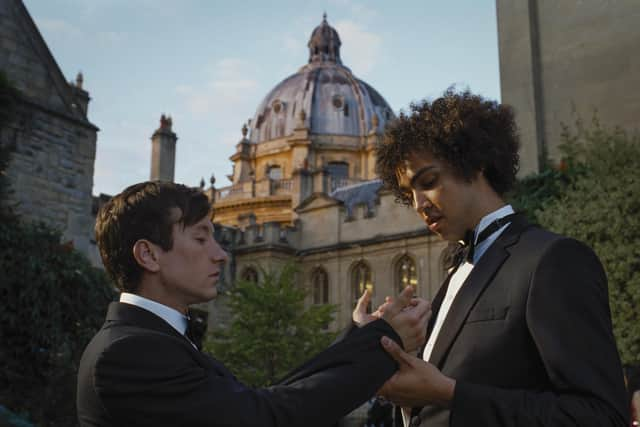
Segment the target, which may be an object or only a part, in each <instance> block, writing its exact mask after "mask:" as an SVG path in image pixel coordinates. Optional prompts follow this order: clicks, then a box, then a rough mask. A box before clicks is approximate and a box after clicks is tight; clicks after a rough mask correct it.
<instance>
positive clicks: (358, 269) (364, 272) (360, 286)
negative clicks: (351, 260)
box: [351, 261, 373, 313]
mask: <svg viewBox="0 0 640 427" xmlns="http://www.w3.org/2000/svg"><path fill="white" fill-rule="evenodd" d="M351 289H352V290H353V291H352V292H353V301H354V303H353V305H354V306H355V305H356V303H357V302H358V299H360V297H361V296H362V293H363V292H364V290H365V289H369V290H370V291H371V292H373V282H372V281H371V268H369V266H368V265H367V264H366V263H365V262H364V261H359V262H358V263H357V264H356V265H354V266H353V268H352V269H351ZM367 313H371V303H369V306H368V307H367Z"/></svg>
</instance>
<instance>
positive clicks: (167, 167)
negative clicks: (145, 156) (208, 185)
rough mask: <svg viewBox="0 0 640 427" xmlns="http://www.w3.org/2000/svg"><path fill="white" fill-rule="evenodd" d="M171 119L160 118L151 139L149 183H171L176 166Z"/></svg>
mask: <svg viewBox="0 0 640 427" xmlns="http://www.w3.org/2000/svg"><path fill="white" fill-rule="evenodd" d="M171 126H172V121H171V117H166V116H165V115H164V114H163V115H162V116H161V117H160V127H159V128H158V129H157V130H156V131H155V132H154V133H153V136H152V137H151V176H150V179H151V181H168V182H173V179H174V170H175V164H176V141H177V140H178V137H177V136H176V134H175V133H174V132H173V131H172V130H171Z"/></svg>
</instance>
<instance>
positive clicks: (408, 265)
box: [396, 256, 418, 292]
mask: <svg viewBox="0 0 640 427" xmlns="http://www.w3.org/2000/svg"><path fill="white" fill-rule="evenodd" d="M408 285H411V286H413V287H414V288H415V287H416V286H417V285H418V275H417V271H416V264H415V263H414V262H413V260H412V259H411V258H410V257H408V256H403V257H402V258H400V260H399V261H398V263H397V264H396V287H397V290H398V292H402V290H403V289H404V288H406V287H407V286H408Z"/></svg>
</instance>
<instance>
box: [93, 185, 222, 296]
mask: <svg viewBox="0 0 640 427" xmlns="http://www.w3.org/2000/svg"><path fill="white" fill-rule="evenodd" d="M175 208H178V209H180V212H181V216H180V218H179V219H178V220H176V219H175V218H174V217H173V215H172V213H173V212H174V209H175ZM210 210H211V205H210V203H209V199H208V198H207V196H206V195H205V194H204V193H203V192H202V191H201V190H200V189H197V188H191V187H187V186H185V185H181V184H174V183H171V182H159V181H148V182H141V183H139V184H134V185H132V186H130V187H127V188H126V189H124V191H122V193H120V194H118V195H117V196H114V197H113V198H111V200H109V201H108V202H107V203H105V204H104V206H102V208H101V209H100V211H99V212H98V216H97V218H96V228H95V231H96V241H97V243H98V248H99V249H100V256H101V257H102V262H103V263H104V266H105V269H106V270H107V273H109V275H110V276H111V278H112V279H113V280H114V281H115V283H116V285H117V286H118V288H120V290H122V291H125V292H135V291H136V289H137V287H138V284H139V281H140V277H141V274H142V268H141V267H140V266H139V265H138V263H137V262H136V260H135V258H134V257H133V245H134V244H135V243H136V242H137V241H138V240H140V239H147V240H149V241H150V242H153V243H155V244H157V245H159V246H160V247H161V248H162V249H164V250H165V251H168V250H170V249H171V248H172V246H173V239H172V229H173V224H182V225H183V226H184V227H186V226H189V225H193V224H195V223H196V222H198V221H200V220H202V219H203V218H204V217H206V216H207V215H208V214H209V212H210Z"/></svg>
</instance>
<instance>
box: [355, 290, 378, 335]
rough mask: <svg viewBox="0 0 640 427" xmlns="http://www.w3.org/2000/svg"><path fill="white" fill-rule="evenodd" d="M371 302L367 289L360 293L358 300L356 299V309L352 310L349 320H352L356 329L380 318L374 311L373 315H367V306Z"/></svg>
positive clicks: (369, 292)
mask: <svg viewBox="0 0 640 427" xmlns="http://www.w3.org/2000/svg"><path fill="white" fill-rule="evenodd" d="M370 301H371V291H370V290H369V289H365V290H364V292H363V293H362V296H361V297H360V299H358V303H357V304H356V308H354V309H353V313H352V314H351V319H353V323H355V324H356V325H358V327H360V328H361V327H363V326H364V325H366V324H367V323H370V322H373V321H374V320H377V319H379V318H380V315H379V314H378V312H377V311H376V312H375V313H371V314H369V313H367V307H368V306H369V302H370Z"/></svg>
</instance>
